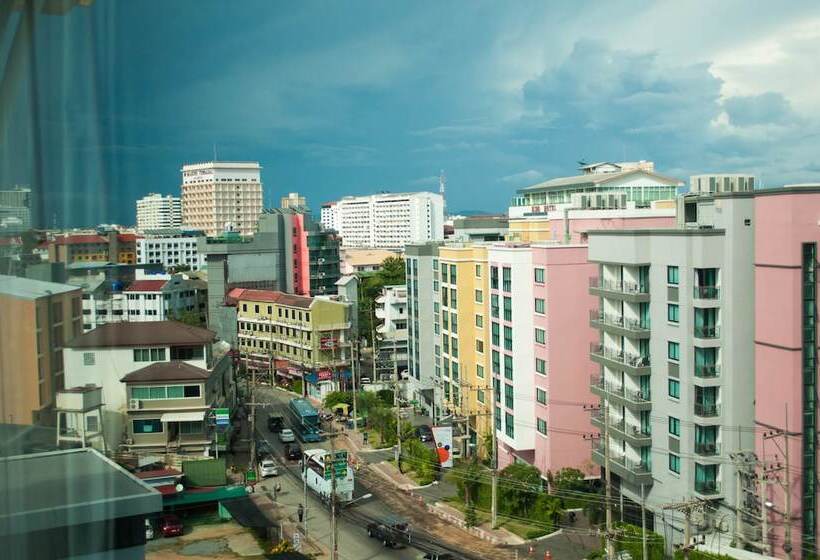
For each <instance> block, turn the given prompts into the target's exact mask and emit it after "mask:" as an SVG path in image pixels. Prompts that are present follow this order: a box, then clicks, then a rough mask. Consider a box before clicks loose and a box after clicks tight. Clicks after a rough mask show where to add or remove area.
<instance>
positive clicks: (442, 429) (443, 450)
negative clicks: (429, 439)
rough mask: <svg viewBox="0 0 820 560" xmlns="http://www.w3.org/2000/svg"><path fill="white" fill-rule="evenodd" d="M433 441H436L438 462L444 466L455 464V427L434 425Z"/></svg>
mask: <svg viewBox="0 0 820 560" xmlns="http://www.w3.org/2000/svg"><path fill="white" fill-rule="evenodd" d="M433 441H434V442H435V443H436V454H437V455H438V462H439V463H440V464H441V466H442V467H452V466H453V427H452V426H433Z"/></svg>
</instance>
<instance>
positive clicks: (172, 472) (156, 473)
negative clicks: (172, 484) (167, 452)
mask: <svg viewBox="0 0 820 560" xmlns="http://www.w3.org/2000/svg"><path fill="white" fill-rule="evenodd" d="M134 476H136V477H137V478H141V479H142V480H146V479H149V478H167V477H169V476H182V473H181V472H180V471H178V470H176V469H155V470H153V471H142V472H135V473H134Z"/></svg>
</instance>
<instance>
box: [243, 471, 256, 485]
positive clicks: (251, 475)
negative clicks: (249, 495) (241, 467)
mask: <svg viewBox="0 0 820 560" xmlns="http://www.w3.org/2000/svg"><path fill="white" fill-rule="evenodd" d="M245 482H256V471H255V470H253V469H248V472H247V473H245Z"/></svg>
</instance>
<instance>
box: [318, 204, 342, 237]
mask: <svg viewBox="0 0 820 560" xmlns="http://www.w3.org/2000/svg"><path fill="white" fill-rule="evenodd" d="M338 211H339V207H338V205H337V203H335V202H325V203H324V204H322V209H321V213H320V215H319V221H320V222H322V225H323V226H325V228H327V229H332V230H335V231H339V214H338Z"/></svg>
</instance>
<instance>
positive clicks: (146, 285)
mask: <svg viewBox="0 0 820 560" xmlns="http://www.w3.org/2000/svg"><path fill="white" fill-rule="evenodd" d="M166 283H168V280H134V281H133V282H131V285H130V286H128V287H127V288H125V291H126V292H159V291H161V290H162V288H163V287H164V286H165V284H166Z"/></svg>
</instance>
